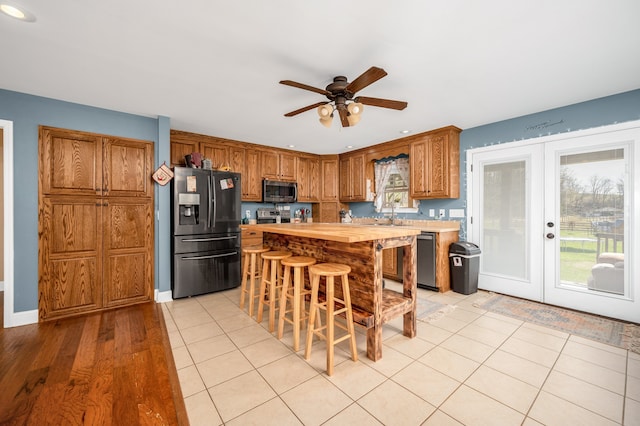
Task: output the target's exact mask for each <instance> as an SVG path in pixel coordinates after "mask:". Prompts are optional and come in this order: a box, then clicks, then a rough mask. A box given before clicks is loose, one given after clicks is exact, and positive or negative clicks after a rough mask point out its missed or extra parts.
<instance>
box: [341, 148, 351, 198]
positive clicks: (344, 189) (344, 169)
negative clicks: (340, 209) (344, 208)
mask: <svg viewBox="0 0 640 426" xmlns="http://www.w3.org/2000/svg"><path fill="white" fill-rule="evenodd" d="M340 200H341V201H351V162H350V161H349V159H348V158H341V159H340Z"/></svg>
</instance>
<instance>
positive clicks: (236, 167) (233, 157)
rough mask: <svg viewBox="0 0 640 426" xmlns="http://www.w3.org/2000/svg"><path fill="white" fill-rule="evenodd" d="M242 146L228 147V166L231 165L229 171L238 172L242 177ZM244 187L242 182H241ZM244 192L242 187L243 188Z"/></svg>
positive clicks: (243, 166) (243, 160) (243, 167)
mask: <svg viewBox="0 0 640 426" xmlns="http://www.w3.org/2000/svg"><path fill="white" fill-rule="evenodd" d="M244 152H245V149H244V148H238V147H235V146H233V147H230V148H229V166H230V167H231V171H233V172H236V173H240V174H241V175H242V177H243V178H244V172H245V158H244ZM243 187H244V182H243ZM243 193H244V189H243Z"/></svg>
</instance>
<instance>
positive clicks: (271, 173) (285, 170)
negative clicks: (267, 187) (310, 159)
mask: <svg viewBox="0 0 640 426" xmlns="http://www.w3.org/2000/svg"><path fill="white" fill-rule="evenodd" d="M260 163H261V169H262V176H263V177H264V178H265V179H274V180H290V181H295V180H296V178H297V171H296V165H297V162H296V156H295V155H294V154H292V153H283V152H278V151H276V150H273V151H262V152H261V161H260Z"/></svg>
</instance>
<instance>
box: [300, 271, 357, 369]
mask: <svg viewBox="0 0 640 426" xmlns="http://www.w3.org/2000/svg"><path fill="white" fill-rule="evenodd" d="M349 272H351V268H350V267H349V266H347V265H341V264H338V263H321V264H318V265H313V266H310V267H309V275H310V276H311V303H310V306H309V324H308V327H307V346H306V349H305V352H304V357H305V359H306V360H309V359H310V358H311V344H312V343H313V335H314V334H315V335H317V336H319V337H320V338H322V339H324V340H326V341H327V374H328V375H329V376H331V375H332V374H333V349H334V346H335V345H336V344H337V343H339V342H342V341H343V340H346V339H350V344H351V359H353V360H354V361H357V360H358V351H357V349H356V334H355V329H354V326H353V312H352V310H351V294H350V293H349ZM320 277H325V300H324V301H321V300H319V299H318V292H319V291H318V290H319V288H320ZM335 277H340V278H341V279H340V281H341V283H342V299H339V298H338V297H336V294H335ZM336 302H337V303H336ZM340 306H342V307H340ZM320 309H324V311H325V313H326V316H325V318H326V319H325V324H324V325H321V324H320V322H319V321H316V320H317V318H316V316H319V315H320ZM342 313H344V314H345V320H346V324H342V323H340V322H336V321H335V317H336V316H337V315H340V314H342ZM314 322H316V323H317V324H316V325H314ZM335 327H339V328H342V329H343V330H345V331H346V332H347V334H345V335H343V336H340V337H338V338H336V337H335ZM323 330H326V332H325V333H323Z"/></svg>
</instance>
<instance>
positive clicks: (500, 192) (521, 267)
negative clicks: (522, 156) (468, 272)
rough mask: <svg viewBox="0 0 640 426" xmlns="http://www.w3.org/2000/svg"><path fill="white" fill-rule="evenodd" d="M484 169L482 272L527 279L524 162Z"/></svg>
mask: <svg viewBox="0 0 640 426" xmlns="http://www.w3.org/2000/svg"><path fill="white" fill-rule="evenodd" d="M483 170H484V174H483V177H484V179H483V188H482V191H483V201H482V203H483V207H482V210H483V211H482V213H483V214H482V218H483V219H482V220H483V223H482V225H483V226H482V231H481V232H482V242H483V245H484V247H483V253H482V256H483V261H482V270H483V272H484V273H495V274H499V275H507V276H511V277H514V278H521V279H528V278H529V276H528V275H529V274H528V272H527V264H528V263H527V233H526V223H527V221H526V214H527V209H526V207H527V206H526V200H527V198H526V194H527V185H526V163H525V161H516V162H511V163H502V164H491V165H485V166H484V168H483Z"/></svg>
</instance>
